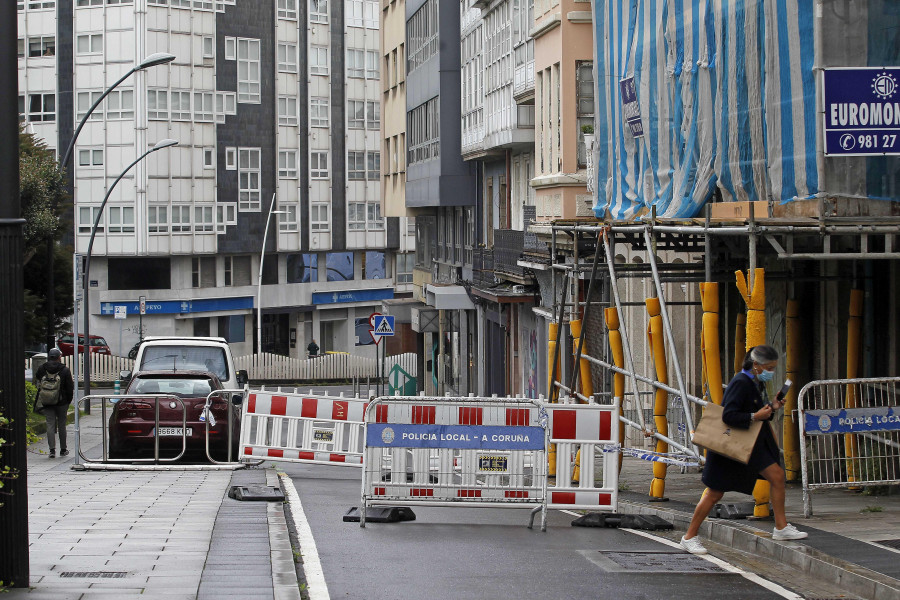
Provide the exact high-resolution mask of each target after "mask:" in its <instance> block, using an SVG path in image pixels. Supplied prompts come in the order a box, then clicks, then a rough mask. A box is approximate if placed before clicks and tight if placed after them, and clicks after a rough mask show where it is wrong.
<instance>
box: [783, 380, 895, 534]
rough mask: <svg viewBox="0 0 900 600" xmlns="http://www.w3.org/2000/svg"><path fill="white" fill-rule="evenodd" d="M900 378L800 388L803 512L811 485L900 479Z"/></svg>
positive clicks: (809, 504)
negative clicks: (899, 390)
mask: <svg viewBox="0 0 900 600" xmlns="http://www.w3.org/2000/svg"><path fill="white" fill-rule="evenodd" d="M898 386H900V378H896V377H883V378H868V379H829V380H820V381H811V382H810V383H808V384H806V385H805V386H804V387H803V389H802V390H800V394H799V397H798V399H797V406H798V410H799V417H800V418H799V420H798V423H799V425H798V426H799V430H800V432H799V433H800V438H801V443H800V458H801V474H802V477H803V512H804V515H805V516H807V517H809V516H811V515H812V498H811V491H812V490H814V489H823V488H858V487H864V486H876V485H878V486H880V485H892V484H897V483H900V407H898V402H897V401H898V395H897V393H898Z"/></svg>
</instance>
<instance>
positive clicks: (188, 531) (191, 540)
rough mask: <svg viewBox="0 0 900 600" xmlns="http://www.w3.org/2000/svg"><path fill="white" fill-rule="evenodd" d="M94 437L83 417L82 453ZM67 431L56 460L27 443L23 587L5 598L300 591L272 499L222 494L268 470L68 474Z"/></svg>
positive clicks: (263, 477) (95, 448)
mask: <svg viewBox="0 0 900 600" xmlns="http://www.w3.org/2000/svg"><path fill="white" fill-rule="evenodd" d="M96 412H99V411H96ZM100 433H101V430H100V418H99V415H97V414H94V415H90V416H88V417H85V418H83V419H82V422H81V438H82V440H81V441H82V448H85V449H87V450H85V451H84V452H85V454H86V455H88V456H97V457H98V456H99V455H100V448H99V444H100ZM68 434H69V439H68V441H69V449H70V451H71V452H72V453H71V454H70V455H69V456H67V457H65V458H56V459H50V458H49V457H48V455H47V444H46V441H42V442H40V443H38V444H35V445H33V446H31V447H30V448H29V455H28V513H29V523H28V527H29V539H30V548H29V557H30V566H31V578H30V586H31V587H30V588H16V589H12V590H10V591H9V593H7V594H4V595H3V597H4V598H5V599H8V600H15V599H17V598H28V599H29V600H39V599H42V598H46V599H48V600H68V599H72V600H76V599H78V600H80V599H87V598H97V597H101V596H102V597H103V598H117V599H119V598H123V599H124V598H137V597H141V598H164V599H166V600H170V599H171V600H176V599H182V598H183V599H185V600H187V599H189V598H190V599H194V598H209V599H213V598H215V599H218V598H260V599H264V598H265V599H270V600H280V599H299V598H300V594H299V587H298V584H297V578H296V573H295V571H294V563H293V556H292V553H291V546H290V540H289V536H288V534H287V525H286V523H285V518H284V510H283V507H282V504H281V503H280V502H276V503H270V502H239V501H237V500H233V499H231V498H228V497H227V493H228V490H229V488H230V486H231V485H232V483H234V484H242V485H247V484H262V485H265V484H268V485H278V480H277V477H276V476H275V473H274V471H273V470H272V469H262V468H260V469H247V470H237V471H230V470H219V471H203V470H189V471H184V470H182V471H177V470H171V471H79V470H72V468H71V467H72V465H73V464H74V463H75V457H74V453H75V444H74V427H73V426H71V425H70V426H69V428H68ZM232 480H234V481H232Z"/></svg>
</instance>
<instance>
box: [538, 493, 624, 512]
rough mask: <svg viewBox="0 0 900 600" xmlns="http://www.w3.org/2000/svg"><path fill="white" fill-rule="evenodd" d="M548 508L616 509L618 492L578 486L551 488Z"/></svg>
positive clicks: (548, 494)
mask: <svg viewBox="0 0 900 600" xmlns="http://www.w3.org/2000/svg"><path fill="white" fill-rule="evenodd" d="M547 496H548V498H547V507H548V508H609V509H612V510H615V502H614V501H615V499H616V494H614V493H613V492H612V491H611V490H610V491H601V490H584V489H578V488H571V489H565V488H549V489H548V490H547Z"/></svg>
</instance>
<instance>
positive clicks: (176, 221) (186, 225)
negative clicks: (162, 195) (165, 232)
mask: <svg viewBox="0 0 900 600" xmlns="http://www.w3.org/2000/svg"><path fill="white" fill-rule="evenodd" d="M190 232H191V207H190V206H189V205H186V204H184V205H177V204H173V205H172V233H190Z"/></svg>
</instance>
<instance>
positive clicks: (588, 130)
mask: <svg viewBox="0 0 900 600" xmlns="http://www.w3.org/2000/svg"><path fill="white" fill-rule="evenodd" d="M581 133H583V134H585V135H591V134H593V133H594V126H593V125H582V126H581Z"/></svg>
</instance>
